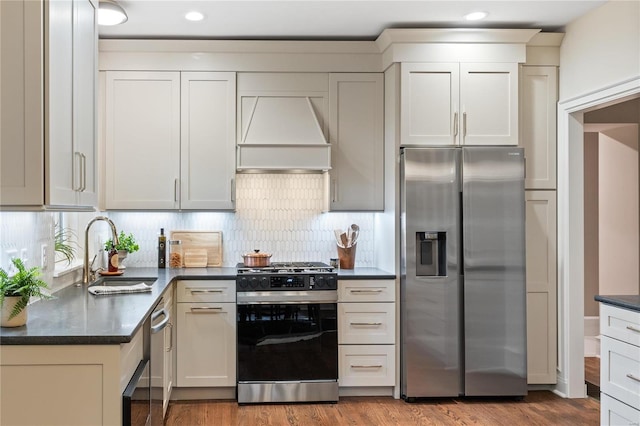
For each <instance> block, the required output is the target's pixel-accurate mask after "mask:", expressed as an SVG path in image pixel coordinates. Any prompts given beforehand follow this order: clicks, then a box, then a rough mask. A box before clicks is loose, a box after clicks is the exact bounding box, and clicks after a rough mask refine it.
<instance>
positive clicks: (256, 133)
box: [237, 92, 331, 173]
mask: <svg viewBox="0 0 640 426" xmlns="http://www.w3.org/2000/svg"><path fill="white" fill-rule="evenodd" d="M238 100H239V106H238V112H239V115H240V120H239V128H238V134H239V136H240V137H239V139H238V152H237V154H238V155H237V159H238V164H237V171H238V172H239V173H252V172H254V173H255V172H262V173H264V172H285V173H295V172H303V173H314V172H315V173H320V172H323V171H327V170H329V169H330V168H331V145H330V144H329V143H328V142H327V139H326V137H325V131H324V130H323V129H324V127H325V126H324V121H323V117H322V114H320V113H319V112H321V111H323V110H324V109H325V108H326V105H325V102H326V97H324V96H315V95H313V94H307V95H302V94H300V93H295V94H289V95H285V94H282V93H279V94H275V93H272V92H271V93H266V94H255V93H253V94H250V95H248V94H245V95H242V96H239V99H238Z"/></svg>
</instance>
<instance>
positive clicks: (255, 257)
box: [242, 250, 271, 268]
mask: <svg viewBox="0 0 640 426" xmlns="http://www.w3.org/2000/svg"><path fill="white" fill-rule="evenodd" d="M242 259H243V263H244V266H247V267H249V268H252V267H256V268H262V267H265V266H269V265H271V255H270V254H267V253H260V250H253V253H247V254H243V255H242Z"/></svg>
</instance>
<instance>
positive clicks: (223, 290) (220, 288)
mask: <svg viewBox="0 0 640 426" xmlns="http://www.w3.org/2000/svg"><path fill="white" fill-rule="evenodd" d="M177 300H178V303H183V302H235V301H236V282H235V281H231V280H193V281H191V280H181V281H178V286H177Z"/></svg>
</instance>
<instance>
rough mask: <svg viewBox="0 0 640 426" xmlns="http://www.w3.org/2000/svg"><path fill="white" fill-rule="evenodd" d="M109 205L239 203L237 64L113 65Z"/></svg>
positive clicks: (108, 109) (220, 206) (217, 206)
mask: <svg viewBox="0 0 640 426" xmlns="http://www.w3.org/2000/svg"><path fill="white" fill-rule="evenodd" d="M104 78H105V85H104V86H105V94H104V105H105V111H104V116H103V119H104V121H105V130H104V134H105V160H106V166H105V208H106V209H124V210H128V209H130V210H177V209H188V210H199V209H208V210H233V209H234V205H235V201H234V189H235V188H234V179H235V110H236V108H235V90H236V75H235V73H232V72H179V71H170V72H160V71H149V72H147V71H106V72H105V77H104Z"/></svg>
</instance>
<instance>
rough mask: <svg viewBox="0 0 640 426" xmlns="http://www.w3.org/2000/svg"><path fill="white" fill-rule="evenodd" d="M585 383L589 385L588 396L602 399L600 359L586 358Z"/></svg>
mask: <svg viewBox="0 0 640 426" xmlns="http://www.w3.org/2000/svg"><path fill="white" fill-rule="evenodd" d="M584 381H585V383H586V384H587V395H589V396H592V397H594V398H596V399H598V400H599V399H600V358H597V357H585V358H584Z"/></svg>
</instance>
